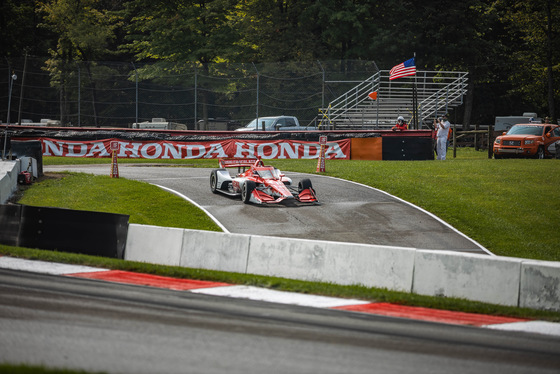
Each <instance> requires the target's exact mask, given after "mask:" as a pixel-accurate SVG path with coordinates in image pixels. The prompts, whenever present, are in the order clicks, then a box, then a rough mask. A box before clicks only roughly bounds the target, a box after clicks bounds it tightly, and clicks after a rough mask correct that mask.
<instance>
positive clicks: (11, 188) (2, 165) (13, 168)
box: [0, 161, 20, 204]
mask: <svg viewBox="0 0 560 374" xmlns="http://www.w3.org/2000/svg"><path fill="white" fill-rule="evenodd" d="M19 168H20V163H19V161H0V204H4V203H5V202H6V201H8V199H9V198H10V197H11V196H12V194H13V193H14V192H15V191H16V190H17V177H18V174H19V172H20V169H19Z"/></svg>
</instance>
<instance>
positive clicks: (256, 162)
mask: <svg viewBox="0 0 560 374" xmlns="http://www.w3.org/2000/svg"><path fill="white" fill-rule="evenodd" d="M219 165H220V169H215V170H212V172H211V174H210V190H211V191H212V192H213V193H218V192H220V193H222V194H225V195H229V196H241V200H243V202H244V203H245V204H248V203H255V204H274V203H279V202H281V201H288V200H295V201H298V202H301V203H314V204H316V203H318V202H319V201H318V200H317V196H316V195H315V190H314V189H313V186H312V185H311V181H310V180H309V179H307V178H306V179H302V180H301V181H300V182H299V183H298V186H297V188H296V187H295V186H292V180H291V179H290V178H288V177H287V176H285V175H284V174H282V173H281V172H280V170H278V169H276V168H275V167H272V166H265V165H264V164H263V162H262V160H261V159H247V158H229V159H220V160H219ZM235 167H236V168H238V173H237V175H236V176H234V177H232V176H231V175H230V173H229V171H228V170H227V168H235ZM241 169H243V170H241Z"/></svg>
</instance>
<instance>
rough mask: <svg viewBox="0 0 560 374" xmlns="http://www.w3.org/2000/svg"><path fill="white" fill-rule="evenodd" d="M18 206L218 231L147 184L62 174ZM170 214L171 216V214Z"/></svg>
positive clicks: (196, 212)
mask: <svg viewBox="0 0 560 374" xmlns="http://www.w3.org/2000/svg"><path fill="white" fill-rule="evenodd" d="M19 203H21V204H25V205H32V206H50V207H59V208H68V209H76V210H90V211H95V212H107V213H118V214H127V215H130V218H129V222H130V223H138V224H143V225H156V226H165V227H179V228H192V229H197V230H211V231H221V229H220V228H219V227H218V226H217V225H216V224H215V223H214V221H212V220H211V219H210V218H209V217H208V216H207V215H206V214H205V213H204V212H202V211H201V210H200V209H198V208H196V207H195V206H194V205H192V204H191V203H189V202H187V201H185V200H184V199H182V198H180V197H178V196H176V195H173V194H171V193H169V192H167V191H164V190H162V189H161V188H159V187H156V186H153V185H151V184H148V183H144V182H138V181H133V180H128V179H125V178H111V177H109V176H94V175H91V174H84V173H62V174H61V177H60V178H46V179H45V180H43V181H42V182H40V183H36V184H35V185H33V187H32V188H30V189H28V190H27V191H26V192H25V194H24V196H23V197H22V198H21V199H20V200H19ZM170 212H172V213H170Z"/></svg>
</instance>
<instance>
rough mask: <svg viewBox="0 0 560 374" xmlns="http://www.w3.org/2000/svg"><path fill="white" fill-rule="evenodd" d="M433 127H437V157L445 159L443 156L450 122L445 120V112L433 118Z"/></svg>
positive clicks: (445, 151)
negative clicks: (435, 118) (439, 116)
mask: <svg viewBox="0 0 560 374" xmlns="http://www.w3.org/2000/svg"><path fill="white" fill-rule="evenodd" d="M436 126H437V127H436ZM434 127H436V129H437V142H436V152H437V159H438V160H445V156H446V154H447V136H448V134H449V128H450V127H451V123H449V121H448V120H447V114H444V115H443V116H442V117H441V118H438V119H437V120H434Z"/></svg>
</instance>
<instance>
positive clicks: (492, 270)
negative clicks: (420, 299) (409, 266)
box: [412, 250, 522, 306]
mask: <svg viewBox="0 0 560 374" xmlns="http://www.w3.org/2000/svg"><path fill="white" fill-rule="evenodd" d="M521 261H522V260H521V259H515V258H506V257H491V256H486V255H478V254H469V255H465V254H461V253H457V252H451V251H427V250H418V251H416V257H415V261H414V285H413V287H412V292H414V293H417V294H421V295H429V296H450V297H458V298H464V299H469V300H477V301H483V302H487V303H493V304H501V305H510V306H517V305H518V299H519V284H520V276H521Z"/></svg>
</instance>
